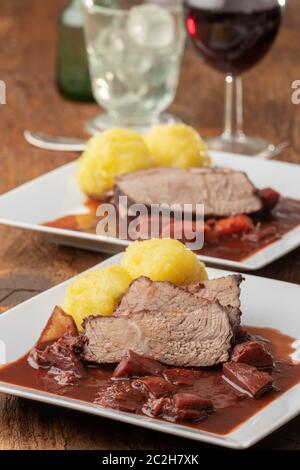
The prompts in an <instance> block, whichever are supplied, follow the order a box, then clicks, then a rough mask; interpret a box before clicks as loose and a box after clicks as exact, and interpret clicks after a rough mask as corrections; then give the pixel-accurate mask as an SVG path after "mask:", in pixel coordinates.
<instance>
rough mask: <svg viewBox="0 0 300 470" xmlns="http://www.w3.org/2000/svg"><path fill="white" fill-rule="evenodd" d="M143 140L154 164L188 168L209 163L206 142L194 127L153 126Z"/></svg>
mask: <svg viewBox="0 0 300 470" xmlns="http://www.w3.org/2000/svg"><path fill="white" fill-rule="evenodd" d="M145 141H146V143H147V145H148V148H149V151H150V154H151V157H152V158H153V160H154V164H155V165H156V166H173V167H176V168H190V167H193V166H210V164H211V159H210V156H209V154H208V148H207V145H206V143H205V142H204V141H203V140H202V139H201V137H200V135H199V134H198V132H197V131H196V130H195V129H193V128H192V127H190V126H186V125H185V124H173V125H168V124H164V125H162V126H157V127H153V128H152V129H151V130H150V131H149V132H148V133H147V134H146V135H145Z"/></svg>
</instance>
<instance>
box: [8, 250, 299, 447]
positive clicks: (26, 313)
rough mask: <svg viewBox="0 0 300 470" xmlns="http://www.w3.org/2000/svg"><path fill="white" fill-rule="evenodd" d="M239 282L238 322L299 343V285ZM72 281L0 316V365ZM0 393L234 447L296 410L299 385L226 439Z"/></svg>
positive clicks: (20, 392) (77, 404)
mask: <svg viewBox="0 0 300 470" xmlns="http://www.w3.org/2000/svg"><path fill="white" fill-rule="evenodd" d="M119 260H120V255H116V256H114V257H112V258H110V259H108V260H106V261H105V262H103V263H101V264H100V265H98V267H99V266H104V265H108V264H115V263H118V262H119ZM95 267H96V266H95ZM95 267H94V268H95ZM94 268H92V269H94ZM208 274H209V277H210V278H211V279H212V278H217V277H221V276H224V275H226V274H229V272H228V271H223V270H218V269H208ZM245 278H246V281H245V282H244V283H243V285H242V295H241V301H242V312H243V316H242V323H243V324H245V325H253V326H260V327H271V328H277V329H279V330H281V331H282V332H283V333H285V334H287V335H290V336H292V337H296V338H299V339H300V312H299V286H298V285H295V284H288V283H285V282H280V281H274V280H271V279H265V278H261V277H256V276H251V275H245ZM73 280H74V278H73V279H70V280H68V281H66V282H64V283H62V284H60V285H58V286H56V287H53V288H52V289H49V290H47V291H46V292H43V293H42V294H39V295H37V296H36V297H33V298H32V299H30V300H28V301H26V302H24V303H22V304H20V305H18V306H17V307H15V308H13V309H11V310H9V311H8V312H6V313H3V314H2V315H1V316H0V364H1V363H2V364H5V363H7V362H11V361H14V360H16V359H18V358H19V357H21V356H22V355H24V354H25V353H26V352H27V351H29V349H30V348H31V347H32V346H33V344H34V343H35V342H36V341H37V339H38V337H39V335H40V333H41V331H42V329H43V328H44V326H45V324H46V322H47V320H48V318H49V316H50V314H51V312H52V310H53V307H54V306H55V305H61V304H62V303H63V299H64V294H65V290H66V288H67V286H68V285H69V284H70V283H71V282H72V281H73ZM270 299H272V301H270ZM1 352H2V354H1ZM0 391H1V392H4V393H9V394H12V395H16V396H19V397H24V398H29V399H33V400H37V401H40V402H45V403H49V404H51V405H56V406H62V407H65V408H71V409H74V410H79V411H82V412H85V413H90V414H94V415H98V416H101V417H105V418H110V419H113V420H117V421H122V422H126V423H130V424H134V425H137V426H141V427H145V428H149V429H154V430H157V431H161V432H165V433H169V434H174V435H177V436H181V437H186V438H190V439H194V440H197V441H203V442H208V443H211V444H217V445H220V446H224V447H230V448H236V449H241V448H246V447H249V446H251V445H253V444H255V443H256V442H258V441H259V440H261V439H262V438H263V437H265V436H266V435H268V434H270V433H271V432H272V431H274V430H275V429H277V428H279V427H280V426H282V425H283V424H285V423H286V422H288V421H289V420H291V419H292V418H293V417H295V416H296V415H297V414H299V412H300V384H298V385H296V386H295V387H293V388H292V389H290V390H288V391H287V392H286V393H284V394H283V395H281V396H280V397H279V398H277V399H276V400H274V401H273V402H271V403H270V404H269V405H267V406H266V407H265V408H263V409H262V410H260V411H259V412H258V413H256V414H255V415H254V416H252V417H251V418H250V419H248V420H247V421H245V422H244V423H243V424H242V425H240V426H239V427H237V428H235V429H234V430H233V431H232V432H230V433H228V434H226V435H218V434H214V433H209V432H204V431H200V430H197V429H192V428H188V427H187V426H183V425H179V424H174V423H168V422H163V421H158V420H155V419H152V418H147V417H146V416H136V415H132V414H130V413H124V412H120V411H116V410H109V409H105V408H101V407H99V406H96V405H93V404H90V403H85V402H83V401H80V400H73V399H69V398H67V397H61V396H58V395H53V394H51V393H47V392H42V391H38V390H33V389H30V388H24V387H19V386H17V385H14V384H7V383H4V382H0Z"/></svg>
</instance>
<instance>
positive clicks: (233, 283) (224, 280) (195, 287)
mask: <svg viewBox="0 0 300 470" xmlns="http://www.w3.org/2000/svg"><path fill="white" fill-rule="evenodd" d="M242 281H243V277H242V276H241V275H240V274H233V275H230V276H225V277H220V278H217V279H211V280H207V281H202V282H195V283H193V284H189V285H188V286H186V287H185V289H186V290H187V291H188V292H190V293H192V294H194V295H196V296H199V297H202V298H204V299H208V300H211V301H215V300H218V301H219V302H220V304H221V305H222V306H223V307H225V308H226V310H227V311H228V315H229V320H230V323H231V325H232V327H233V328H234V329H235V330H236V329H237V328H238V327H239V325H240V317H241V311H240V307H241V301H240V294H241V289H240V284H241V282H242Z"/></svg>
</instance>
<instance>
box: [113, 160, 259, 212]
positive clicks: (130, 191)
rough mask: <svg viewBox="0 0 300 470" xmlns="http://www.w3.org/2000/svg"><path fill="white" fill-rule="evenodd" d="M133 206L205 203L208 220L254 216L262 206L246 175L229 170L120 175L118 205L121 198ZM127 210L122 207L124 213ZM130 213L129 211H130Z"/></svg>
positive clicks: (160, 170)
mask: <svg viewBox="0 0 300 470" xmlns="http://www.w3.org/2000/svg"><path fill="white" fill-rule="evenodd" d="M120 195H123V196H127V198H128V206H130V205H131V204H132V203H137V204H145V205H147V206H151V205H152V204H166V205H174V204H178V205H180V206H181V208H183V205H184V204H191V206H192V208H191V211H190V212H191V213H193V214H196V213H197V210H196V209H197V208H196V204H204V215H205V217H228V216H232V215H239V214H251V213H254V212H257V211H260V210H261V209H262V207H263V204H262V201H261V199H260V197H259V195H258V192H257V190H256V188H255V187H254V185H253V184H252V183H251V181H250V180H249V179H248V177H247V175H246V174H245V173H244V172H242V171H235V170H232V169H229V168H190V169H188V170H184V169H178V168H152V169H148V170H142V171H138V172H134V173H128V174H125V175H122V176H119V177H118V178H117V180H116V185H115V187H114V200H115V204H116V205H119V196H120ZM122 210H124V208H121V211H122ZM129 214H130V211H129Z"/></svg>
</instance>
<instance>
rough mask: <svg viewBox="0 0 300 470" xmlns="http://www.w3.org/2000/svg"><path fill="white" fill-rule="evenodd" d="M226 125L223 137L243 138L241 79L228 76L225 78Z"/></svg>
mask: <svg viewBox="0 0 300 470" xmlns="http://www.w3.org/2000/svg"><path fill="white" fill-rule="evenodd" d="M225 82H226V91H225V125H224V132H223V137H224V138H226V139H234V138H243V137H244V132H243V87H242V79H241V77H234V76H233V75H231V74H227V75H226V78H225Z"/></svg>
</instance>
